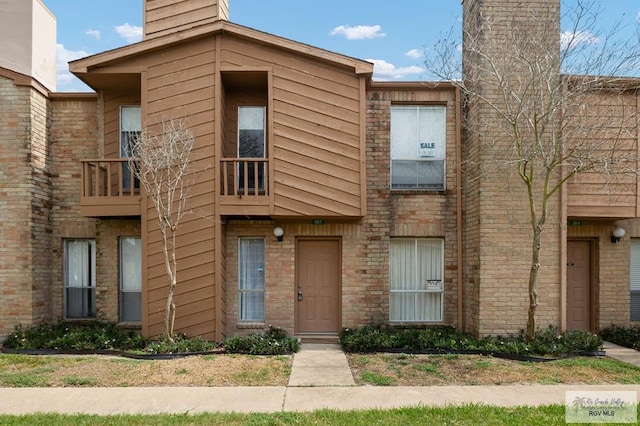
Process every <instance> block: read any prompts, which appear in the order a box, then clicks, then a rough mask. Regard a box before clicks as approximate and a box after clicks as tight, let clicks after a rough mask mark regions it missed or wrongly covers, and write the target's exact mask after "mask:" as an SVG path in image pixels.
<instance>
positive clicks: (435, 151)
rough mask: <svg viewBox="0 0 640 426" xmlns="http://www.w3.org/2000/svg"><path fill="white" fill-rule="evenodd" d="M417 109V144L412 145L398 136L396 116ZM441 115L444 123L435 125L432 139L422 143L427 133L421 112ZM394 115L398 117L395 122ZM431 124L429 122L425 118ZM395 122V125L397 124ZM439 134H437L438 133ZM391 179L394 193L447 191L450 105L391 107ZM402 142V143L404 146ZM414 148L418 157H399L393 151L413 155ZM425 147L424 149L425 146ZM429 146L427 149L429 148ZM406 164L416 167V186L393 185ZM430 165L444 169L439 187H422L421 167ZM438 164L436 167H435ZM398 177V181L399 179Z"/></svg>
mask: <svg viewBox="0 0 640 426" xmlns="http://www.w3.org/2000/svg"><path fill="white" fill-rule="evenodd" d="M408 109H414V110H415V112H416V119H415V126H416V128H415V133H416V135H415V136H416V140H414V141H409V140H406V139H400V136H398V132H397V130H396V131H394V129H397V128H398V124H397V120H398V115H397V113H396V114H394V111H400V110H408ZM436 110H437V111H438V114H441V118H442V120H441V122H438V123H435V124H432V126H431V127H433V129H432V130H433V132H434V134H433V136H432V137H431V139H429V140H428V141H426V142H420V141H421V140H422V139H423V138H422V137H421V135H420V131H421V130H424V129H422V128H421V126H420V112H421V111H422V112H423V113H424V114H426V111H436ZM394 115H396V117H395V118H394ZM425 119H427V120H428V118H425ZM394 122H395V123H394ZM435 132H437V134H436V133H435ZM389 138H390V150H389V151H390V152H389V157H390V166H389V170H390V176H389V185H390V188H391V190H392V191H420V192H434V191H437V192H440V191H446V189H447V161H446V155H447V105H445V104H414V103H397V104H392V105H391V110H390V136H389ZM401 141H402V142H401ZM412 144H413V145H414V147H415V155H411V154H410V155H406V154H405V155H398V154H397V153H395V154H394V151H397V150H401V151H407V150H408V151H411V150H412V148H411V145H412ZM423 145H424V146H423ZM427 145H428V146H427ZM394 163H395V165H394ZM403 163H404V167H407V166H409V167H410V166H411V165H412V164H411V163H413V165H414V166H415V185H408V184H401V183H399V182H397V183H395V184H394V170H395V169H396V168H397V167H399V166H400V165H401V164H403ZM429 163H433V164H434V166H433V167H434V168H436V167H437V168H439V169H441V174H442V180H441V181H438V183H420V180H421V178H422V179H423V180H424V179H425V176H427V175H426V174H425V173H422V174H421V172H420V170H419V169H420V167H421V166H426V165H427V164H429ZM436 163H437V165H436ZM399 178H400V176H397V177H396V179H399Z"/></svg>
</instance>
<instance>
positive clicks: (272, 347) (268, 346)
mask: <svg viewBox="0 0 640 426" xmlns="http://www.w3.org/2000/svg"><path fill="white" fill-rule="evenodd" d="M224 348H225V349H226V351H227V352H231V353H242V354H251V355H283V354H290V353H294V352H298V351H299V350H300V343H299V342H298V340H297V339H293V338H290V337H287V332H286V331H285V330H283V329H281V328H279V327H273V326H269V328H268V329H267V330H266V331H265V332H264V333H262V334H258V333H252V334H249V335H247V336H232V337H228V338H227V339H226V340H225V341H224Z"/></svg>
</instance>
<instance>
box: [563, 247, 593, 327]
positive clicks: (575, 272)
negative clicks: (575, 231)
mask: <svg viewBox="0 0 640 426" xmlns="http://www.w3.org/2000/svg"><path fill="white" fill-rule="evenodd" d="M591 301H592V294H591V242H589V241H569V242H568V244H567V330H590V329H591Z"/></svg>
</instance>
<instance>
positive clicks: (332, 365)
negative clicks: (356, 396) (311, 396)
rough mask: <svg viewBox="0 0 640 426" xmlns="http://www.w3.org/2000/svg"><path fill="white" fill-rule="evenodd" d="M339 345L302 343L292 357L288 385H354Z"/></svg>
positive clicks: (345, 358)
mask: <svg viewBox="0 0 640 426" xmlns="http://www.w3.org/2000/svg"><path fill="white" fill-rule="evenodd" d="M355 384H356V383H355V381H354V380H353V375H352V374H351V369H350V368H349V363H348V362H347V357H346V356H345V355H344V352H342V349H341V348H340V345H327V344H313V343H303V344H302V348H301V350H300V352H298V353H297V354H296V355H295V356H294V358H293V365H292V366H291V375H290V376H289V386H355Z"/></svg>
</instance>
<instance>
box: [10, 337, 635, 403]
mask: <svg viewBox="0 0 640 426" xmlns="http://www.w3.org/2000/svg"><path fill="white" fill-rule="evenodd" d="M605 350H607V355H609V356H611V357H613V358H618V359H622V360H624V361H625V362H631V363H633V364H636V365H639V364H640V354H639V353H638V352H637V351H633V350H631V349H626V348H621V347H619V346H616V345H612V344H610V343H607V344H606V345H605ZM570 390H571V391H576V390H587V391H635V392H638V394H639V395H640V384H636V385H594V386H589V385H575V386H574V385H552V386H544V385H507V386H390V387H377V386H355V385H354V384H353V377H352V375H351V371H350V370H349V367H348V365H347V361H346V357H345V355H344V353H342V351H341V350H340V349H339V348H338V347H337V346H335V345H303V348H302V350H301V351H300V352H299V353H298V354H296V355H295V357H294V361H293V366H292V372H291V377H290V381H289V386H286V387H285V386H262V387H217V388H212V387H206V388H205V387H149V388H0V414H16V415H19V414H29V413H38V412H49V413H63V414H72V413H87V414H97V415H108V414H138V413H140V414H159V413H201V412H239V413H248V412H279V411H312V410H317V409H322V408H329V409H336V410H351V409H368V408H382V409H388V408H397V407H406V406H418V405H421V406H444V405H458V404H470V403H475V404H487V405H495V406H504V407H508V406H519V405H526V406H537V405H546V404H564V403H565V393H566V392H567V391H570Z"/></svg>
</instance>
